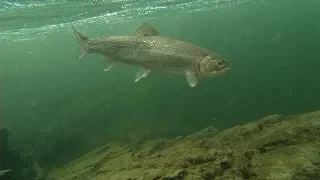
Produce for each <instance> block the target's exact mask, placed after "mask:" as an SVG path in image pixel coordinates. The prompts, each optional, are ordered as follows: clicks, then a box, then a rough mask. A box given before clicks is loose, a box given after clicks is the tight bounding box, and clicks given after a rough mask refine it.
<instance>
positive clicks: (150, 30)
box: [135, 23, 159, 36]
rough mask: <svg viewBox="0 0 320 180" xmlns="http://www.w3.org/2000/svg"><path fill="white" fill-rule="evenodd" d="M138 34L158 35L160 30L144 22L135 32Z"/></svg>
mask: <svg viewBox="0 0 320 180" xmlns="http://www.w3.org/2000/svg"><path fill="white" fill-rule="evenodd" d="M135 35H136V36H158V35H159V33H158V31H157V30H156V29H155V28H154V27H153V26H152V25H150V24H148V23H143V24H142V25H141V26H140V27H139V28H138V29H137V30H136V33H135Z"/></svg>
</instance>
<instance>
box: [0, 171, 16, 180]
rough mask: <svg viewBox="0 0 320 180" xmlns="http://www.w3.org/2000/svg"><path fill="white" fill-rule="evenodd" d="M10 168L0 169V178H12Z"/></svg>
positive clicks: (6, 179) (7, 179) (4, 179)
mask: <svg viewBox="0 0 320 180" xmlns="http://www.w3.org/2000/svg"><path fill="white" fill-rule="evenodd" d="M12 178H13V177H12V170H11V169H7V170H0V179H1V180H2V179H3V180H10V179H12Z"/></svg>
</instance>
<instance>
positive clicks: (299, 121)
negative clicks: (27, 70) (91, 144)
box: [48, 111, 320, 180]
mask: <svg viewBox="0 0 320 180" xmlns="http://www.w3.org/2000/svg"><path fill="white" fill-rule="evenodd" d="M319 122H320V111H316V112H311V113H306V114H301V115H297V116H282V115H270V116H267V117H265V118H263V119H262V120H260V121H257V122H253V123H249V124H246V125H244V126H236V127H233V128H230V129H227V130H224V131H222V132H218V131H217V130H215V129H214V128H212V127H209V128H206V129H205V130H203V131H200V132H197V133H195V134H193V135H189V136H187V137H185V138H179V139H175V140H167V139H159V140H152V141H142V142H141V143H140V144H139V148H134V150H128V148H127V147H124V146H121V145H117V144H113V145H110V146H108V148H107V150H105V151H101V148H100V149H97V150H94V151H92V152H89V153H88V154H86V155H85V156H84V157H81V158H79V159H76V160H74V161H73V162H72V163H70V164H69V165H68V166H65V168H62V169H52V170H51V171H50V173H49V178H48V179H50V178H51V179H59V180H71V179H72V180H82V179H84V177H91V178H92V179H108V180H122V179H123V180H245V179H248V180H277V179H279V180H285V179H290V180H319V179H320V151H319V149H320V123H319ZM97 151H98V152H99V153H96V152H97Z"/></svg>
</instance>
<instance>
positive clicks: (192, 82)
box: [185, 71, 198, 87]
mask: <svg viewBox="0 0 320 180" xmlns="http://www.w3.org/2000/svg"><path fill="white" fill-rule="evenodd" d="M185 76H186V79H187V82H188V84H189V86H190V87H195V86H196V85H197V83H198V78H197V76H196V75H195V73H193V72H191V71H187V72H186V73H185Z"/></svg>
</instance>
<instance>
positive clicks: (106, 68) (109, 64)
mask: <svg viewBox="0 0 320 180" xmlns="http://www.w3.org/2000/svg"><path fill="white" fill-rule="evenodd" d="M113 66H114V63H113V62H112V61H110V60H109V59H108V58H107V57H104V71H105V72H106V71H109V70H110V69H111V68H112V67H113Z"/></svg>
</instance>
